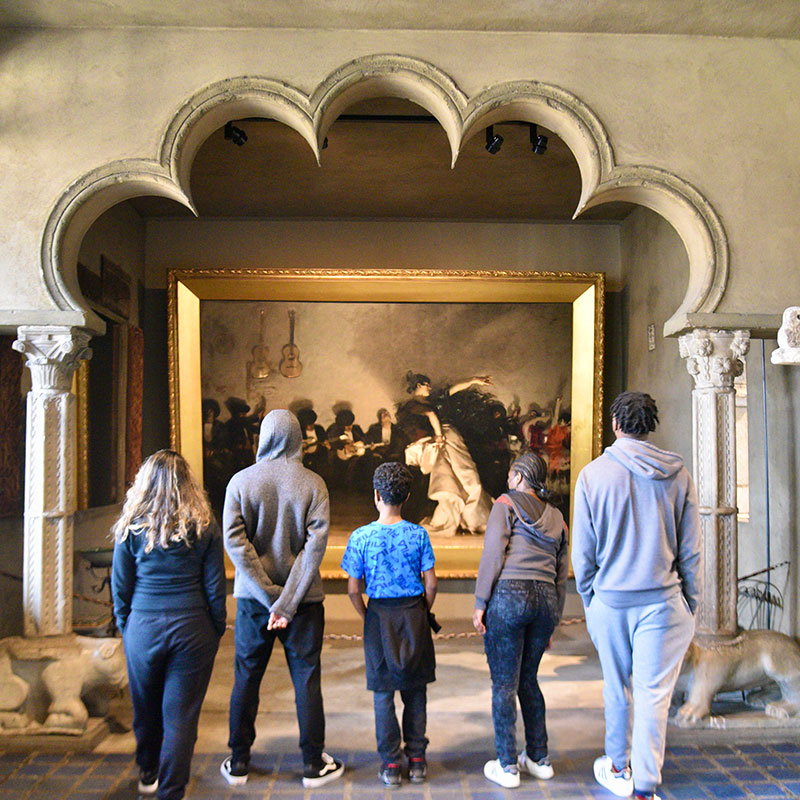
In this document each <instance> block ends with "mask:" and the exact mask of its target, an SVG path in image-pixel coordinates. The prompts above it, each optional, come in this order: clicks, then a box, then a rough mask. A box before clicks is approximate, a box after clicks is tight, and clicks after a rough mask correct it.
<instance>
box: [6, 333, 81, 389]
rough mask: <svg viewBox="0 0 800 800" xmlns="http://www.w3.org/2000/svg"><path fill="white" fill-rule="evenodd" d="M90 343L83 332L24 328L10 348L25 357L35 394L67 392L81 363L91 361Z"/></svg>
mask: <svg viewBox="0 0 800 800" xmlns="http://www.w3.org/2000/svg"><path fill="white" fill-rule="evenodd" d="M90 339H91V334H90V333H89V332H88V331H85V330H83V329H82V328H73V327H65V326H55V325H41V326H39V325H25V326H22V327H20V328H19V329H18V331H17V339H16V341H15V342H14V344H13V345H12V347H13V348H14V349H15V350H17V351H19V352H20V353H22V354H23V355H25V361H26V366H27V367H28V368H29V369H30V371H31V383H32V388H33V391H34V392H47V393H58V392H69V390H70V387H71V385H72V375H73V374H74V372H75V370H76V369H77V368H78V365H79V363H80V361H81V360H82V359H87V358H91V357H92V350H91V348H90V347H89V340H90Z"/></svg>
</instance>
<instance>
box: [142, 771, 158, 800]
mask: <svg viewBox="0 0 800 800" xmlns="http://www.w3.org/2000/svg"><path fill="white" fill-rule="evenodd" d="M137 788H138V789H139V794H142V795H145V796H147V797H149V796H150V795H154V794H155V793H156V792H157V791H158V770H157V769H155V770H153V771H152V772H144V771H142V770H139V786H138V787H137Z"/></svg>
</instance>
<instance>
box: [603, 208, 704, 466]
mask: <svg viewBox="0 0 800 800" xmlns="http://www.w3.org/2000/svg"><path fill="white" fill-rule="evenodd" d="M620 251H621V256H622V273H623V280H624V281H625V283H626V285H627V287H628V309H629V310H628V319H627V334H628V335H627V386H626V387H625V388H626V389H629V390H634V391H640V392H647V393H648V394H650V395H652V396H653V397H654V398H655V400H656V403H657V404H658V411H659V419H660V420H661V422H660V424H659V426H658V428H657V430H656V432H655V434H654V435H653V442H654V443H655V444H657V445H658V446H659V447H664V448H665V449H667V450H672V451H674V452H677V453H680V454H681V455H682V456H683V458H684V460H685V461H686V463H687V465H689V467H690V469H691V463H692V422H691V420H692V396H691V390H692V379H691V377H690V375H689V373H688V372H687V371H686V366H685V364H684V362H683V360H682V359H681V357H680V353H679V352H678V341H677V339H664V338H663V336H662V335H661V329H662V327H663V325H664V322H665V321H666V319H667V318H668V317H669V316H670V314H671V313H672V312H673V311H674V309H675V308H676V306H677V304H678V303H679V302H680V299H681V296H682V287H683V285H684V281H685V280H686V276H687V273H688V264H687V259H686V251H685V250H684V248H683V244H682V243H681V241H680V239H679V238H678V236H677V235H676V233H675V231H674V230H673V229H672V228H671V227H670V226H669V225H668V224H667V223H666V222H664V220H663V219H661V217H659V216H658V215H657V214H655V213H653V212H652V211H647V210H646V209H637V210H636V211H634V212H633V213H632V214H630V215H629V216H628V217H627V218H626V219H625V221H624V223H623V225H622V228H621V231H620ZM650 324H654V325H655V350H649V349H648V343H647V326H648V325H650ZM610 399H611V398H609V400H610Z"/></svg>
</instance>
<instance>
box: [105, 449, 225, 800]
mask: <svg viewBox="0 0 800 800" xmlns="http://www.w3.org/2000/svg"><path fill="white" fill-rule="evenodd" d="M112 534H113V536H114V542H115V544H114V563H113V567H112V572H111V588H112V593H113V595H114V614H115V616H116V618H117V624H118V625H119V629H120V630H121V631H122V637H123V640H124V642H125V657H126V659H127V662H128V679H129V682H130V689H131V699H132V701H133V731H134V734H135V736H136V763H137V765H138V767H139V793H140V794H145V795H154V794H157V795H158V797H159V798H161V800H178V799H179V798H181V797H183V796H184V792H185V789H186V784H187V783H188V781H189V774H190V773H189V769H190V764H191V760H192V753H193V752H194V743H195V740H196V738H197V721H198V718H199V716H200V706H201V705H202V703H203V698H204V697H205V694H206V689H207V688H208V681H209V679H210V678H211V670H212V668H213V666H214V657H215V655H216V653H217V647H218V645H219V638H220V636H222V634H223V633H224V632H225V567H224V563H223V556H222V551H223V547H222V536H221V534H220V531H219V528H218V526H217V524H216V523H215V522H214V518H213V516H212V513H211V508H210V506H209V503H208V498H207V497H206V494H205V492H204V491H203V488H202V486H200V484H199V483H198V482H197V480H196V478H195V477H194V475H192V472H191V470H190V469H189V465H188V464H187V463H186V460H185V459H184V458H183V456H181V455H179V454H178V453H175V452H173V451H172V450H159V451H158V452H157V453H154V454H153V455H151V456H150V457H149V458H148V459H147V460H146V461H145V462H144V463H143V464H142V466H141V467H140V468H139V472H138V473H137V475H136V479H135V480H134V482H133V485H132V486H131V487H130V489H129V490H128V494H127V496H126V498H125V505H124V506H123V508H122V515H121V516H120V518H119V519H118V520H117V522H116V523H115V525H114V527H113V528H112Z"/></svg>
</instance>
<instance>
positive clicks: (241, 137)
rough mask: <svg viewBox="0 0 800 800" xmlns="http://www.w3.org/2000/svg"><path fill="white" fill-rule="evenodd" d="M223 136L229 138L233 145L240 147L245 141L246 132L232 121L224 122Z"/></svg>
mask: <svg viewBox="0 0 800 800" xmlns="http://www.w3.org/2000/svg"><path fill="white" fill-rule="evenodd" d="M225 138H226V139H230V140H231V141H232V142H233V143H234V144H235V145H238V146H239V147H241V146H242V145H243V144H244V143H245V142H246V141H247V134H246V133H245V132H244V131H243V130H242V129H241V128H237V127H236V126H235V125H234V124H233V123H232V122H226V123H225Z"/></svg>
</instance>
